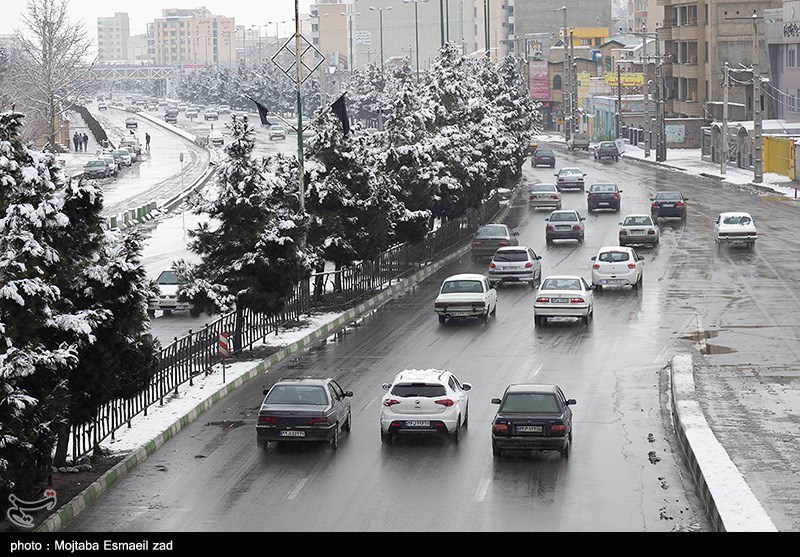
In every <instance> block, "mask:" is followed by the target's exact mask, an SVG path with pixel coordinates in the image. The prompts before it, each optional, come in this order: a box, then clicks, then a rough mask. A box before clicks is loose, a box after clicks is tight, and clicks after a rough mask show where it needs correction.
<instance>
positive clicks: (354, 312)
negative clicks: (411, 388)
mask: <svg viewBox="0 0 800 557" xmlns="http://www.w3.org/2000/svg"><path fill="white" fill-rule="evenodd" d="M469 249H470V246H469V244H466V245H464V246H462V247H460V248H458V249H457V250H456V251H455V252H453V253H451V254H450V255H447V256H445V257H443V258H442V259H440V260H437V261H435V262H433V263H431V264H430V265H428V266H426V267H424V268H422V269H420V270H419V271H417V272H416V273H414V274H412V275H411V276H410V277H408V278H406V279H401V280H400V281H398V282H397V283H396V284H394V285H393V286H389V287H388V288H386V289H385V290H384V291H382V292H381V293H380V294H378V295H376V296H374V297H372V298H370V299H369V300H367V301H365V302H363V303H361V304H359V305H357V306H356V307H355V308H352V309H349V310H347V311H345V312H344V313H342V314H341V315H340V316H338V317H337V318H336V319H334V320H333V321H331V322H330V323H326V324H325V325H323V326H322V327H320V328H319V329H317V330H315V331H311V332H310V333H309V334H308V335H306V336H305V337H303V338H302V339H300V340H298V341H296V342H294V343H292V344H290V345H289V346H286V347H285V348H283V349H281V350H279V351H278V352H276V353H274V354H272V355H270V357H269V358H267V359H266V360H263V361H262V362H260V363H259V364H258V365H256V367H254V368H253V369H251V370H249V371H247V372H245V373H244V374H242V375H241V376H239V377H237V378H236V379H235V380H234V381H233V382H232V383H229V384H227V385H225V386H224V387H222V388H221V389H219V390H218V391H217V392H215V393H214V394H212V395H211V396H210V397H209V398H207V399H206V400H205V401H203V402H201V403H200V404H198V405H197V406H195V407H194V408H193V409H192V410H191V411H190V412H189V413H188V414H186V415H184V416H182V417H181V418H180V419H178V420H177V421H175V422H174V423H173V424H172V425H171V426H170V427H169V428H167V429H166V430H164V431H163V432H161V433H160V434H159V435H157V436H156V437H155V439H153V440H152V441H150V442H149V443H147V444H146V445H144V446H143V447H140V448H139V449H138V450H136V451H135V452H133V453H132V454H130V455H129V456H127V457H126V458H125V459H124V460H122V461H120V462H119V463H117V464H116V465H114V466H113V467H112V468H111V469H110V470H108V471H107V472H106V473H104V474H103V475H102V476H101V477H100V479H98V480H97V481H95V482H94V483H92V484H91V485H90V486H89V487H87V488H86V489H84V490H83V491H82V492H81V493H79V494H78V495H76V496H75V497H74V498H73V499H72V500H71V501H70V502H69V503H67V504H66V505H64V506H63V507H62V508H61V509H59V510H58V512H56V513H54V514H53V515H51V516H50V517H48V518H47V519H46V520H45V521H44V522H43V523H42V524H41V525H40V526H39V527H38V528H36V532H58V531H60V530H61V529H62V528H63V527H64V526H66V525H67V524H68V523H69V522H71V521H72V520H73V519H74V518H75V517H76V516H77V515H78V514H80V513H81V512H82V511H83V510H84V509H86V508H87V507H88V506H89V505H90V504H92V503H93V502H94V501H95V500H96V499H97V498H98V497H100V496H101V495H102V494H103V493H105V492H106V491H107V490H108V489H110V488H111V487H112V486H113V485H115V484H116V483H118V482H119V481H120V480H121V479H122V478H123V477H125V475H126V474H127V473H128V472H130V471H131V470H133V469H134V468H135V467H136V466H137V465H139V464H141V463H142V462H144V461H145V460H147V458H148V457H149V456H150V455H152V454H153V453H154V452H155V451H156V450H157V449H158V448H159V447H161V446H162V445H163V444H164V443H166V442H167V441H168V440H170V439H171V438H172V437H174V436H175V435H176V434H177V433H178V432H179V431H181V430H183V429H185V428H186V427H187V426H188V425H189V424H190V423H192V422H193V421H194V420H195V419H196V418H197V417H198V416H200V415H202V414H203V413H204V412H205V411H206V410H208V409H209V408H210V407H211V406H212V405H213V404H214V403H215V402H217V401H219V400H220V399H221V398H223V397H224V396H226V395H228V394H230V393H232V392H233V391H234V390H236V389H237V388H239V387H240V386H241V385H243V384H244V383H245V382H247V381H249V380H250V379H252V378H254V377H256V376H258V375H260V374H262V373H266V372H267V371H268V370H269V368H270V367H272V366H274V365H276V364H277V363H279V362H281V361H283V360H285V359H286V358H288V357H289V356H290V355H292V354H294V353H296V352H300V351H303V350H305V349H307V348H309V347H310V346H311V345H312V344H313V343H314V342H316V341H319V340H322V339H324V338H327V337H328V336H330V335H332V334H334V333H336V332H338V331H340V330H341V329H343V328H344V327H345V326H346V325H348V324H349V323H351V322H352V321H355V320H356V319H358V318H359V317H361V316H363V315H365V314H367V313H369V312H371V311H373V310H375V309H377V308H379V307H380V306H382V305H383V304H385V303H386V302H388V301H390V300H392V299H393V298H395V297H396V296H399V295H401V294H403V293H405V292H406V291H408V290H410V289H412V288H414V287H415V286H416V285H417V284H419V283H420V282H422V281H423V280H425V279H426V278H428V277H429V276H430V275H432V274H433V273H435V272H437V271H438V270H439V269H441V268H442V267H444V266H445V265H446V264H447V263H449V262H450V261H452V260H453V259H458V258H459V257H461V256H463V255H464V254H466V253H467V252H468V251H469Z"/></svg>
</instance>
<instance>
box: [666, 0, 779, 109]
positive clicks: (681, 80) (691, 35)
mask: <svg viewBox="0 0 800 557" xmlns="http://www.w3.org/2000/svg"><path fill="white" fill-rule="evenodd" d="M659 5H661V6H663V9H664V27H663V29H661V30H660V31H659V39H661V40H663V41H664V42H665V49H666V54H668V55H670V56H671V60H669V61H666V62H665V66H664V75H665V79H666V85H667V91H668V95H667V103H666V112H667V114H668V115H672V116H682V117H696V118H705V119H714V118H715V117H718V116H717V114H715V112H714V111H713V110H710V109H713V108H714V107H716V106H717V105H718V101H719V100H720V99H722V89H721V84H722V81H723V76H722V68H723V66H724V64H725V63H726V62H727V63H728V64H729V66H730V67H732V68H735V69H738V68H741V67H742V66H750V65H751V64H752V62H753V60H754V57H753V51H754V48H753V42H754V37H755V41H756V48H755V51H756V56H757V57H758V69H759V73H761V74H762V75H767V74H768V58H767V54H766V49H765V45H764V22H763V17H762V16H763V13H764V10H765V9H767V8H775V7H780V5H781V2H780V0H750V1H749V2H743V1H741V0H694V1H689V2H687V1H686V0H659ZM754 11H755V14H756V19H755V22H756V25H755V26H754V24H753V14H754ZM737 75H739V76H740V77H739V78H738V79H736V80H735V81H734V85H736V86H734V87H731V88H730V90H729V102H731V103H738V104H742V105H744V106H745V112H746V113H747V114H752V112H753V106H754V104H753V86H752V77H751V76H745V75H744V74H742V73H739V72H737ZM734 77H735V76H734ZM709 102H711V103H712V105H711V106H709V105H708V103H709ZM762 106H763V108H764V110H763V111H762V117H763V118H765V119H767V118H772V117H773V114H772V113H771V112H770V105H769V104H768V103H764V102H762Z"/></svg>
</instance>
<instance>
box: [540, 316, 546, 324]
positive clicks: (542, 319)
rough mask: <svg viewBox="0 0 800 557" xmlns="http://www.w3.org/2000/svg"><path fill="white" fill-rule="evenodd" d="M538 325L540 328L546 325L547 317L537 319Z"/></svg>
mask: <svg viewBox="0 0 800 557" xmlns="http://www.w3.org/2000/svg"><path fill="white" fill-rule="evenodd" d="M539 325H541V326H542V327H544V326H545V325H547V317H546V316H544V315H542V316H540V317H539Z"/></svg>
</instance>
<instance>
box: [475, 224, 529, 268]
mask: <svg viewBox="0 0 800 557" xmlns="http://www.w3.org/2000/svg"><path fill="white" fill-rule="evenodd" d="M517 236H519V232H512V231H511V228H510V227H509V226H508V225H506V224H484V225H483V226H481V227H479V228H478V230H476V231H475V235H474V236H473V237H472V248H471V251H470V254H471V256H472V260H473V261H475V260H476V259H478V258H479V257H492V256H493V255H494V252H496V251H497V248H501V247H503V246H518V245H519V240H518V239H517Z"/></svg>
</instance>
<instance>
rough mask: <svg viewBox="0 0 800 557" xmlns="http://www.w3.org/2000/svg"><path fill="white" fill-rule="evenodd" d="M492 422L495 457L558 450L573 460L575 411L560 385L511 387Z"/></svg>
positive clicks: (501, 399)
mask: <svg viewBox="0 0 800 557" xmlns="http://www.w3.org/2000/svg"><path fill="white" fill-rule="evenodd" d="M492 404H499V405H500V408H498V409H497V414H495V417H494V420H492V454H493V455H494V456H495V457H496V458H499V457H501V456H503V451H558V452H560V453H561V456H562V457H564V458H567V457H569V452H570V448H571V446H572V409H571V408H570V406H573V405H574V404H575V399H573V398H569V399H568V398H566V397H565V396H564V393H563V392H562V391H561V388H560V387H559V386H558V385H535V384H516V385H509V386H508V387H507V388H506V392H505V393H504V394H503V398H493V399H492Z"/></svg>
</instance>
